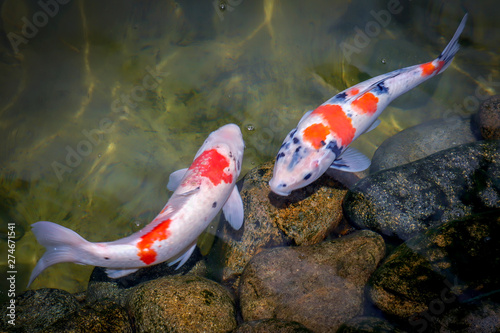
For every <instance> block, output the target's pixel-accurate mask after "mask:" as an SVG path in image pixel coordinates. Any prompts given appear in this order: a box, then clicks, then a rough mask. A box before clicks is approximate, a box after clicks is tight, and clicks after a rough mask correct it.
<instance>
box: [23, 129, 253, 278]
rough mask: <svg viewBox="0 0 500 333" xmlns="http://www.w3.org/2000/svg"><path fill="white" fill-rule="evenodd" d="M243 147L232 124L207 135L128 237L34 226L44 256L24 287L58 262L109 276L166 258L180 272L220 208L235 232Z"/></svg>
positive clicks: (44, 224) (45, 224) (42, 224)
mask: <svg viewBox="0 0 500 333" xmlns="http://www.w3.org/2000/svg"><path fill="white" fill-rule="evenodd" d="M244 147H245V145H244V142H243V138H242V135H241V131H240V129H239V127H238V126H236V125H234V124H228V125H225V126H223V127H221V128H219V129H218V130H216V131H215V132H212V133H211V134H210V135H209V137H208V138H207V140H206V141H205V143H204V144H203V146H202V147H201V148H200V149H199V150H198V153H197V154H196V156H195V158H194V161H193V163H192V164H191V166H190V167H189V168H188V169H182V170H178V171H176V172H174V173H172V174H171V175H170V179H169V183H168V186H167V187H168V188H169V189H171V190H174V188H175V191H174V193H173V194H172V196H171V197H170V199H169V200H168V202H167V204H166V205H165V207H163V209H162V210H161V212H160V214H158V216H156V217H155V219H154V220H153V221H152V222H151V223H150V224H148V225H147V226H146V227H145V228H144V229H142V230H140V231H138V232H136V233H134V234H133V235H131V236H128V237H125V238H122V239H119V240H116V241H114V242H103V243H92V242H89V241H87V240H85V239H83V238H82V237H81V236H80V235H78V234H77V233H76V232H74V231H72V230H70V229H68V228H65V227H62V226H60V225H58V224H55V223H52V222H46V221H41V222H36V223H34V224H33V225H32V227H33V232H34V234H35V236H36V238H37V240H38V242H39V243H40V244H42V245H43V246H45V247H46V252H45V253H44V254H43V256H42V257H41V258H40V260H39V261H38V263H37V264H36V266H35V268H34V269H33V272H32V273H31V277H30V280H29V283H28V286H29V285H30V284H31V283H32V282H33V280H34V279H35V278H36V277H37V276H38V275H39V274H40V273H41V272H42V271H43V270H45V269H46V268H47V267H49V266H52V265H54V264H57V263H60V262H73V263H76V264H81V265H93V266H101V267H106V268H107V270H106V273H107V274H108V276H109V277H111V278H119V277H122V276H125V275H128V274H131V273H133V272H135V271H137V270H138V269H139V268H141V267H145V266H150V265H156V264H159V263H161V262H164V261H167V260H168V261H170V264H174V263H179V264H178V266H177V268H179V267H180V266H182V265H183V264H184V263H185V262H186V261H187V260H188V258H189V257H190V256H191V253H192V252H193V250H194V248H195V246H196V240H197V238H198V236H199V235H200V234H201V233H202V232H203V230H205V229H206V227H207V226H208V225H209V223H210V222H211V221H212V219H213V218H214V217H215V216H216V215H217V213H218V212H219V211H220V209H221V208H222V211H223V213H224V216H225V217H226V220H227V221H228V222H229V223H230V224H231V225H232V226H233V227H234V228H235V229H239V228H240V227H241V225H242V223H243V203H242V201H241V197H240V194H239V192H238V188H237V187H236V186H235V183H236V180H237V178H238V176H239V174H240V170H241V163H242V159H243V150H244Z"/></svg>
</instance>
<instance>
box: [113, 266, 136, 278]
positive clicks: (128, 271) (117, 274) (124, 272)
mask: <svg viewBox="0 0 500 333" xmlns="http://www.w3.org/2000/svg"><path fill="white" fill-rule="evenodd" d="M138 269H139V268H133V269H106V274H108V276H109V277H110V278H112V279H118V278H121V277H123V276H127V275H129V274H132V273H135V272H137V270H138Z"/></svg>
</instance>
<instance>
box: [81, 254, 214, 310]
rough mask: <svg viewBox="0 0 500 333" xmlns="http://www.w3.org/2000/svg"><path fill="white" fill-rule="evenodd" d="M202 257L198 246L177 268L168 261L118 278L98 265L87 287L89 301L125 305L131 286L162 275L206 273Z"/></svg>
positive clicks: (201, 274)
mask: <svg viewBox="0 0 500 333" xmlns="http://www.w3.org/2000/svg"><path fill="white" fill-rule="evenodd" d="M200 259H201V254H200V251H199V249H198V247H196V249H195V250H194V252H193V254H192V255H191V257H189V259H188V260H187V261H186V263H185V264H184V265H183V266H182V267H180V268H179V269H176V268H177V265H173V266H170V265H169V263H168V262H162V263H160V264H158V265H153V266H148V267H144V268H141V269H139V270H138V271H137V272H135V273H132V274H129V275H126V276H123V277H121V278H118V279H111V278H110V277H108V275H107V274H106V269H105V268H102V267H96V268H94V270H93V271H92V275H91V276H90V279H89V284H88V287H87V295H86V299H87V302H94V301H97V300H100V299H105V298H106V299H112V300H114V301H115V302H118V303H119V304H121V305H124V303H123V302H124V300H125V299H126V298H127V297H126V295H127V294H128V293H129V292H130V290H131V288H132V287H134V286H137V285H139V284H141V283H144V282H147V281H151V280H154V279H157V278H159V277H162V276H169V275H182V274H186V273H188V272H189V273H190V274H197V275H200V276H205V275H206V266H205V262H204V261H203V260H200Z"/></svg>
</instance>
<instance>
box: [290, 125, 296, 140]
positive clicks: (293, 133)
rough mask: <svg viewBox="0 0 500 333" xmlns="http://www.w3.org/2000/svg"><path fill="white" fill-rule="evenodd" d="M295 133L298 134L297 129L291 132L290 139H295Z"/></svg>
mask: <svg viewBox="0 0 500 333" xmlns="http://www.w3.org/2000/svg"><path fill="white" fill-rule="evenodd" d="M295 133H297V128H294V129H293V130H292V131H291V132H290V139H293V136H294V135H295Z"/></svg>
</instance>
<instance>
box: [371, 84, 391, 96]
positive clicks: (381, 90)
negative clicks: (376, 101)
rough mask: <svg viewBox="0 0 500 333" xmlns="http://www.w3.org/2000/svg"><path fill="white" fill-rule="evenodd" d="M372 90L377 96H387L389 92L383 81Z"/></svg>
mask: <svg viewBox="0 0 500 333" xmlns="http://www.w3.org/2000/svg"><path fill="white" fill-rule="evenodd" d="M372 90H373V92H374V93H376V94H377V95H381V94H387V93H388V92H389V88H387V87H386V86H385V81H381V82H379V83H378V84H377V85H376V86H375V87H374V88H373V89H372Z"/></svg>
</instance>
